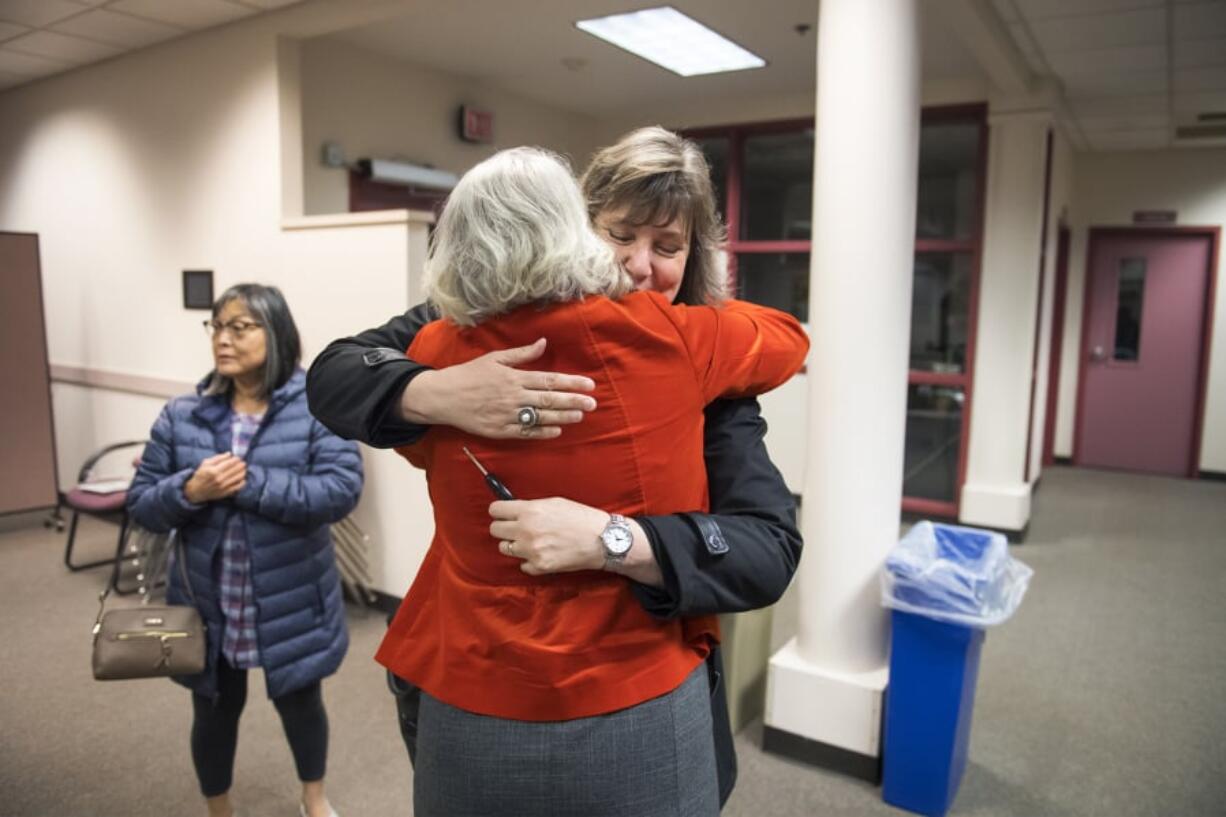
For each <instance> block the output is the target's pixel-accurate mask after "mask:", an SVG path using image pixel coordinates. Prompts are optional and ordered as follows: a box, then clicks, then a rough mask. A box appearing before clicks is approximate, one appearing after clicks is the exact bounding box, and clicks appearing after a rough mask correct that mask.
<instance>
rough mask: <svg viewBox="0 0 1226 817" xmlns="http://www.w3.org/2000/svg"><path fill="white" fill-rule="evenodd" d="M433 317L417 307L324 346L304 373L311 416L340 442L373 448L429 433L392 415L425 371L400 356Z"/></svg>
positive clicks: (406, 442)
mask: <svg viewBox="0 0 1226 817" xmlns="http://www.w3.org/2000/svg"><path fill="white" fill-rule="evenodd" d="M435 317H436V316H435V315H434V314H433V312H432V311H431V309H430V308H429V307H428V306H427V305H426V304H420V305H418V306H415V307H413V308H412V309H410V310H409V311H408V312H405V313H404V314H403V315H398V316H396V317H394V318H392V319H391V320H390V321H388V322H387V323H385V324H383V325H382V326H380V327H378V328H375V329H368V330H366V331H365V332H362V333H361V334H358V335H354V336H353V337H350V338H341V339H339V340H334V341H332V342H331V343H330V344H328V347H327V348H326V349H324V350H323V351H322V352H320V353H319V356H318V357H317V358H315V361H314V362H313V363H312V364H311V368H310V370H309V371H308V372H307V384H306V393H307V404H308V405H309V406H310V408H311V413H312V414H313V415H315V417H316V418H317V419H318V420H319V422H321V423H323V424H324V425H325V426H327V427H328V429H329V430H330V431H331V432H332V433H333V434H335V435H337V436H338V437H343V438H344V439H346V440H358V441H360V442H364V443H366V444H367V445H369V446H373V447H375V448H393V447H395V446H398V445H410V444H411V443H415V442H417V440H418V439H420V438H421V436H422V435H423V434H425V433H426V432H427V431H428V430H429V429H430V427H429V426H422V425H414V424H413V423H406V422H405V421H403V420H401V419H400V418H399V416H398V415H397V413H396V410H395V409H396V405H397V403H398V402H399V401H400V395H401V394H402V393H403V392H404V389H405V387H406V386H408V385H409V381H411V380H412V379H413V378H414V377H416V376H417V375H419V374H421V373H422V372H423V371H425V370H426V369H427V368H429V367H428V366H423V365H422V364H420V363H416V362H414V361H412V360H409V359H408V358H407V357H405V355H404V350H405V349H407V348H409V344H410V343H412V342H413V338H414V337H416V336H417V333H418V332H420V331H421V328H422V327H423V326H425V325H426V324H427V323H429V322H430V321H432V320H434V319H435Z"/></svg>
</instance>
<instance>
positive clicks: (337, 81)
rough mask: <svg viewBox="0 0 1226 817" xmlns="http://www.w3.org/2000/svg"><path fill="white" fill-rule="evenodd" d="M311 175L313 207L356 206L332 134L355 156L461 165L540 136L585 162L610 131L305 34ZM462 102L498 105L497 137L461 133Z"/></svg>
mask: <svg viewBox="0 0 1226 817" xmlns="http://www.w3.org/2000/svg"><path fill="white" fill-rule="evenodd" d="M302 88H303V94H302V111H303V150H302V153H303V179H304V184H305V193H306V212H307V213H309V214H310V213H340V212H345V211H347V210H348V209H349V192H348V179H347V174H346V172H345V171H344V170H343V169H338V168H330V167H326V166H325V165H324V164H323V163H322V161H321V159H320V152H321V148H322V146H323V143H324V142H325V141H335V142H339V143H340V144H341V146H342V147H343V148H344V151H345V155H346V158H348V159H349V160H350V161H353V160H356V159H358V158H369V157H372V156H373V157H377V158H393V157H399V158H403V159H405V160H407V161H412V162H415V163H417V164H426V165H431V166H434V167H437V168H439V169H441V170H448V171H451V172H453V173H455V174H457V175H459V174H462V173H463V172H464V171H466V170H468V168H470V167H472V166H473V165H475V164H476V163H477V162H480V161H481V160H482V159H484V158H486V157H488V156H490V155H491V154H493V153H494V152H495V151H497V150H500V149H502V148H508V147H515V146H517V145H540V146H542V147H546V148H549V149H551V150H555V151H558V152H559V153H563V154H566V155H567V156H569V157H570V159H571V162H572V163H573V164H574V166H575V167H576V169H582V167H583V166H584V165H585V164H586V163H587V161H588V158H589V157H590V155H591V153H592V150H593V149H594V148H595V147H596V146H597V145H598V144H599V143H600V141H601V140H603V138H604V136H603V132H602V130H601V126H600V124H599V123H598V122H597V121H596V120H594V119H592V118H590V117H586V116H583V115H581V114H575V113H569V112H566V111H562V110H559V109H556V108H550V107H548V106H546V105H542V104H540V103H538V102H533V101H531V100H528V99H525V98H523V97H520V96H517V95H515V94H512V93H509V92H507V91H502V90H498V89H495V88H491V87H489V86H486V85H483V84H481V83H478V82H474V81H472V80H469V79H466V78H464V77H459V76H455V75H453V74H446V73H442V72H439V71H435V70H432V69H430V68H426V67H423V66H418V65H412V64H410V63H405V62H400V61H397V60H394V59H391V58H389V57H383V56H380V55H377V54H374V53H371V52H367V51H364V50H361V49H358V48H356V47H354V46H352V45H349V44H348V43H345V42H343V41H341V40H338V39H335V38H331V37H325V38H318V39H314V40H308V41H305V42H304V43H303V44H302ZM461 104H469V105H475V106H477V107H479V108H482V109H484V110H488V111H491V112H493V114H494V135H495V140H496V141H495V142H494V144H489V145H475V144H470V143H467V142H464V141H461V140H460V138H459V137H458V136H457V135H456V112H457V110H458V109H459V107H460V105H461Z"/></svg>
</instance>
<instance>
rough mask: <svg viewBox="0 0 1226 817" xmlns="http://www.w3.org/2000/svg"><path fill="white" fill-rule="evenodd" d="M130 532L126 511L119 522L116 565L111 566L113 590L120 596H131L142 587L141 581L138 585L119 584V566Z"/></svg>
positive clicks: (122, 560) (121, 562) (122, 559)
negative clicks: (125, 586)
mask: <svg viewBox="0 0 1226 817" xmlns="http://www.w3.org/2000/svg"><path fill="white" fill-rule="evenodd" d="M129 532H131V528H130V527H129V526H128V514H127V513H126V512H125V513H124V515H123V518H122V519H121V520H120V522H119V543H118V544H117V545H116V546H115V565H114V566H113V567H112V568H111V590H113V591H115V593H117V594H118V595H120V596H129V595H131V594H133V593H135V592H136V591H137V590H139V589H140V584H139V583H138V584H137V586H136V587H128V588H122V587H120V586H119V567H120V565H122V564H123V562H124V551H125V550H126V549H127V546H128V533H129Z"/></svg>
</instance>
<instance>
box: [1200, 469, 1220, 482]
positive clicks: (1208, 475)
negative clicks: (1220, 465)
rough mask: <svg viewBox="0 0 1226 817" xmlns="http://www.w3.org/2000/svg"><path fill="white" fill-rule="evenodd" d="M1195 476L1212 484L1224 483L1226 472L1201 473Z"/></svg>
mask: <svg viewBox="0 0 1226 817" xmlns="http://www.w3.org/2000/svg"><path fill="white" fill-rule="evenodd" d="M1197 476H1198V477H1200V478H1201V479H1207V480H1210V481H1212V482H1226V471H1201V472H1200V473H1198V474H1197Z"/></svg>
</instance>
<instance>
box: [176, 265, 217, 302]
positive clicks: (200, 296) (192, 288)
mask: <svg viewBox="0 0 1226 817" xmlns="http://www.w3.org/2000/svg"><path fill="white" fill-rule="evenodd" d="M183 308H184V309H212V308H213V271H212V270H211V269H185V270H183Z"/></svg>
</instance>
